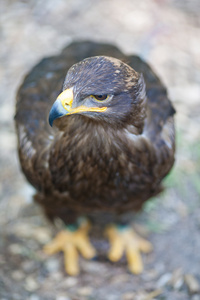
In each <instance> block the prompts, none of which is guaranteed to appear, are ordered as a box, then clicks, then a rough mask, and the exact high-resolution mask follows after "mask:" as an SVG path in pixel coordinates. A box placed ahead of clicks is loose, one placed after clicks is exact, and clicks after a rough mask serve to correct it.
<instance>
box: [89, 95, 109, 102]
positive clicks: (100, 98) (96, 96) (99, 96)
mask: <svg viewBox="0 0 200 300" xmlns="http://www.w3.org/2000/svg"><path fill="white" fill-rule="evenodd" d="M92 96H93V97H94V98H95V99H96V100H98V101H103V100H106V99H107V98H108V95H92Z"/></svg>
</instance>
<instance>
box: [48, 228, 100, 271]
mask: <svg viewBox="0 0 200 300" xmlns="http://www.w3.org/2000/svg"><path fill="white" fill-rule="evenodd" d="M89 229H90V225H89V222H83V223H82V224H81V225H80V227H79V228H78V229H77V230H75V231H70V230H69V229H66V230H62V231H60V232H59V233H58V234H57V236H56V237H55V238H54V239H53V241H52V242H50V243H49V244H48V245H46V246H45V247H44V252H45V253H46V254H49V255H51V254H54V253H56V252H60V251H63V252H64V260H65V270H66V272H67V273H68V274H69V275H72V276H73V275H77V274H78V273H79V265H78V251H79V252H80V253H81V254H82V255H83V257H84V258H86V259H91V258H93V257H94V256H95V255H96V251H95V249H94V248H93V246H92V245H91V243H90V241H89V238H88V231H89Z"/></svg>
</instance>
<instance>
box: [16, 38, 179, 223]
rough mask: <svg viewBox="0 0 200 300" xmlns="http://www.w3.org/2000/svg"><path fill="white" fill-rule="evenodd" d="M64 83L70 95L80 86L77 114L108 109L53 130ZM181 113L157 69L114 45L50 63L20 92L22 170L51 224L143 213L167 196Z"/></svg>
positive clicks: (85, 45) (67, 52) (63, 121)
mask: <svg viewBox="0 0 200 300" xmlns="http://www.w3.org/2000/svg"><path fill="white" fill-rule="evenodd" d="M97 55H103V56H97ZM93 56H95V57H93ZM86 57H92V58H89V59H86V60H84V61H82V60H83V59H84V58H86ZM112 57H116V58H118V59H120V60H122V61H123V62H124V63H122V62H121V61H119V60H116V59H114V58H112ZM79 61H82V62H80V63H78V62H79ZM77 63H78V64H77ZM126 63H127V64H126ZM74 64H76V65H74ZM72 65H74V66H73V67H72V68H71V69H69V68H70V67H71V66H72ZM133 68H134V70H136V71H134V70H133ZM68 70H69V72H68V75H67V76H66V73H67V71H68ZM141 74H143V76H144V79H143V76H142V75H141ZM65 76H66V79H65ZM64 79H65V81H64ZM63 81H64V85H63V90H66V89H69V88H71V87H73V104H72V108H70V109H75V108H76V107H79V106H81V105H84V107H85V106H86V107H90V108H91V107H92V106H95V107H98V109H99V108H100V109H101V108H102V107H106V108H105V109H106V110H105V111H102V112H95V111H89V112H87V111H84V112H79V113H73V114H68V115H66V116H62V117H61V118H58V116H57V117H56V118H55V119H54V122H53V124H54V126H53V128H51V127H50V125H49V123H48V117H49V111H50V109H51V106H52V105H53V102H54V101H55V99H56V98H57V96H58V95H59V93H60V92H61V90H62V84H63ZM145 84H146V89H145ZM91 95H108V99H106V100H103V101H101V100H97V99H96V98H95V97H94V96H91ZM174 112H175V111H174V108H173V106H172V104H171V102H170V101H169V99H168V97H167V93H166V89H165V87H164V86H163V85H162V83H161V82H160V80H159V79H158V77H157V76H156V75H155V74H154V73H153V72H152V70H151V69H150V67H149V66H148V65H147V64H146V63H145V62H143V61H142V60H141V59H140V58H139V57H137V56H125V55H124V54H123V53H121V52H120V51H119V50H118V49H117V48H115V47H113V46H110V45H102V44H97V43H90V42H80V43H73V44H71V45H70V46H68V47H66V48H65V49H64V50H63V52H62V53H61V54H60V55H58V56H55V57H50V58H46V59H43V60H42V61H41V62H40V63H39V64H38V65H37V66H36V67H34V68H33V70H32V71H31V72H30V73H29V74H28V75H27V76H26V78H25V80H24V82H23V84H22V86H21V87H20V89H19V91H18V95H17V108H16V117H15V120H16V127H17V134H18V149H19V157H20V162H21V167H22V170H23V172H24V174H25V176H26V178H27V179H28V181H29V182H30V183H31V184H32V185H33V186H34V187H35V188H36V190H37V194H36V196H35V200H36V201H37V202H38V203H40V204H41V205H42V207H43V208H44V210H45V213H46V215H47V216H48V217H49V218H50V219H51V220H54V219H55V218H60V219H62V220H63V221H64V222H65V223H66V224H68V223H73V222H75V220H76V217H77V216H80V215H87V214H91V213H94V212H100V211H101V212H106V213H108V212H110V213H111V214H112V215H113V214H114V215H115V214H116V215H120V214H122V213H126V212H127V211H128V212H129V211H130V210H138V209H140V208H141V207H142V204H143V203H144V201H146V200H147V199H149V198H150V197H152V196H154V195H156V194H157V193H159V192H160V191H161V189H162V187H161V181H162V179H163V178H164V177H165V176H166V175H167V173H168V172H169V171H170V169H171V167H172V165H173V163H174V151H175V145H174V120H173V115H174ZM66 113H67V111H66ZM50 118H52V116H50ZM51 121H52V120H51Z"/></svg>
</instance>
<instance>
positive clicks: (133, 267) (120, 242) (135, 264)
mask: <svg viewBox="0 0 200 300" xmlns="http://www.w3.org/2000/svg"><path fill="white" fill-rule="evenodd" d="M106 235H107V237H108V239H109V242H110V244H111V248H110V250H109V253H108V257H109V259H110V260H111V261H114V262H115V261H118V260H120V258H121V257H122V255H123V253H125V255H126V258H127V261H128V266H129V270H130V271H131V272H132V273H134V274H140V273H142V271H143V263H142V258H141V254H140V252H144V253H149V252H150V251H152V249H153V247H152V245H151V243H150V242H149V241H146V240H145V239H143V238H141V237H139V236H138V235H137V234H136V233H135V232H134V230H133V229H132V228H129V227H127V228H126V229H125V230H119V229H117V226H114V225H111V226H109V227H108V228H107V229H106Z"/></svg>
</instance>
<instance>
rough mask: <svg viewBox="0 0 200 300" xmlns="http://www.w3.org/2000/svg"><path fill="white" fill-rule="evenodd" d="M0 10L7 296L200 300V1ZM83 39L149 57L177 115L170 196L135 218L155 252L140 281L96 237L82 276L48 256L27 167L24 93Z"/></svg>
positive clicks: (2, 254)
mask: <svg viewBox="0 0 200 300" xmlns="http://www.w3.org/2000/svg"><path fill="white" fill-rule="evenodd" d="M0 6H1V7H0V11H1V15H0V21H1V30H0V45H1V47H0V60H1V65H0V79H1V87H0V105H1V118H0V141H1V147H0V168H1V172H0V265H1V267H0V299H2V300H15V299H16V300H17V299H19V300H21V299H29V300H43V299H44V300H79V299H80V300H82V299H83V300H93V299H97V300H104V299H108V300H151V299H158V300H179V299H180V300H188V299H192V300H200V267H199V261H200V171H199V170H200V148H199V144H200V126H199V114H200V105H199V104H200V40H199V36H200V18H199V15H200V2H199V0H193V1H189V0H154V1H153V0H152V1H150V0H145V1H136V0H123V1H122V0H109V1H108V0H101V1H97V0H94V1H90V0H85V1H83V0H68V1H65V0H57V1H55V0H47V1H40V0H29V1H19V0H16V1H14V0H7V1H6V0H2V1H1V5H0ZM80 39H81V40H86V39H87V40H95V41H102V42H109V43H113V44H115V45H117V46H118V47H119V48H120V49H122V50H123V51H124V52H125V53H128V54H130V53H136V54H138V55H140V56H141V57H143V58H144V59H145V60H146V61H148V63H149V64H150V65H151V66H152V68H153V69H154V70H155V71H156V72H157V74H158V75H159V76H160V77H161V78H162V80H163V82H164V83H165V85H166V86H167V87H168V91H169V96H170V98H171V99H172V101H173V103H174V105H175V107H176V109H177V117H176V123H177V126H176V127H177V160H176V165H175V167H174V170H173V171H172V173H171V174H170V175H169V176H168V178H167V179H166V186H167V189H166V191H165V193H164V194H163V195H161V196H160V197H159V198H156V199H154V200H151V201H149V202H148V203H147V204H146V205H145V207H144V211H143V212H142V213H141V214H140V215H138V216H137V217H136V220H137V223H138V224H139V225H138V226H137V229H138V231H142V232H143V234H147V233H148V237H149V239H150V241H151V242H152V244H153V245H154V252H152V253H151V254H149V255H146V256H144V257H143V259H144V262H145V271H144V272H143V274H142V275H140V276H134V275H132V274H130V273H128V271H127V268H126V262H125V260H122V261H120V262H118V263H116V264H112V263H110V262H109V261H108V260H106V259H105V257H106V250H107V247H108V245H107V243H106V242H105V241H101V240H100V241H98V240H95V239H94V240H93V242H94V243H95V245H96V247H97V248H98V249H99V250H100V252H101V253H102V254H101V255H100V256H99V257H98V259H96V260H94V261H89V262H88V261H85V260H84V259H80V265H81V270H82V272H81V274H80V275H79V276H78V277H75V278H74V277H69V276H67V275H66V274H65V272H64V268H63V257H62V254H60V255H55V256H52V257H47V256H45V254H44V253H43V252H42V247H43V245H44V244H45V243H46V242H48V241H49V240H50V239H51V237H52V236H53V235H54V229H53V228H52V227H51V226H50V225H49V224H48V223H47V221H46V220H45V219H44V217H43V216H42V213H41V211H40V209H39V208H38V207H37V206H36V205H35V204H34V203H32V200H31V196H32V194H33V193H34V191H33V189H32V188H31V187H30V186H29V185H28V184H27V182H26V181H25V179H24V177H23V175H22V174H21V172H20V169H19V164H18V159H17V154H16V137H15V130H14V124H13V116H14V110H15V94H16V90H17V88H18V86H19V84H20V83H21V81H22V80H23V76H24V75H25V74H26V73H27V72H28V71H29V70H30V69H31V67H32V66H34V65H35V64H36V63H37V62H38V61H39V60H40V59H41V58H43V57H44V56H50V55H54V54H57V53H59V52H60V50H61V49H62V48H63V47H64V46H66V45H67V44H69V43H70V42H71V41H74V40H80Z"/></svg>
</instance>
